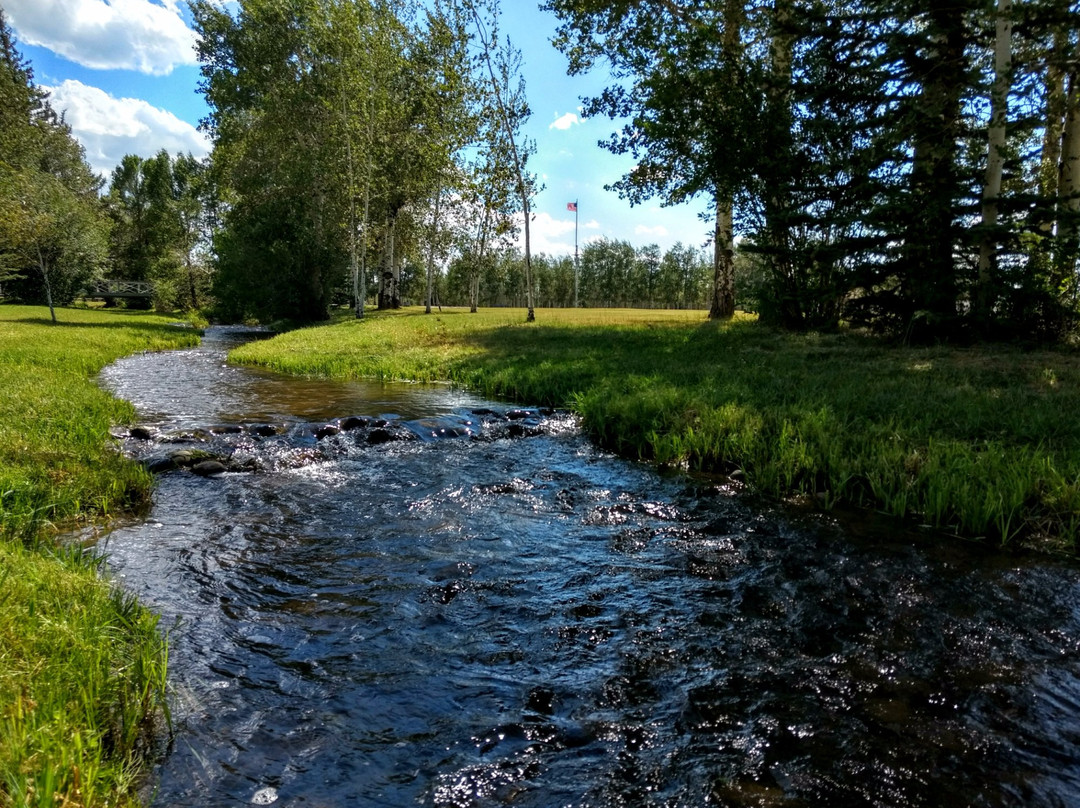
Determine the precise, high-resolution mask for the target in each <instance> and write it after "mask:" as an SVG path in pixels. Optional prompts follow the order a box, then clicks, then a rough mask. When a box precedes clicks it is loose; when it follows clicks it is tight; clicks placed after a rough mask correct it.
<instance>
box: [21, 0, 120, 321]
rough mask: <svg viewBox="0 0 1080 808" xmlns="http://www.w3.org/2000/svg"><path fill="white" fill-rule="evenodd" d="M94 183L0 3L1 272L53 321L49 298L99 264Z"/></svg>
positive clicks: (100, 223)
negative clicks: (20, 48)
mask: <svg viewBox="0 0 1080 808" xmlns="http://www.w3.org/2000/svg"><path fill="white" fill-rule="evenodd" d="M100 187H101V180H100V178H98V177H97V175H96V174H94V172H93V170H92V169H91V168H90V166H89V165H88V164H87V163H86V159H85V156H84V153H83V149H82V147H81V146H80V145H79V143H78V141H76V140H75V138H74V137H73V136H72V134H71V128H70V127H69V126H68V125H67V124H66V123H65V121H64V119H63V118H62V117H61V116H59V115H57V114H56V112H55V111H54V110H53V109H52V107H51V106H50V105H49V102H48V96H47V94H46V93H44V92H43V91H42V90H41V89H40V88H38V87H37V86H36V85H35V84H34V80H33V72H32V71H31V69H30V66H29V65H28V64H27V63H26V62H25V61H24V60H23V59H22V57H21V55H20V54H19V52H18V50H17V48H16V46H15V40H14V37H13V36H12V34H11V30H10V28H9V27H8V25H7V21H6V19H5V18H4V16H3V12H2V11H0V245H2V246H0V275H3V276H4V277H5V278H6V282H5V285H6V288H7V290H8V292H9V293H11V294H12V295H13V296H15V297H17V298H20V299H23V300H27V301H34V302H38V301H41V302H45V303H47V304H48V306H49V310H50V315H51V317H52V319H53V321H54V322H55V321H56V311H55V304H57V303H66V302H69V301H70V300H72V299H73V298H74V297H75V295H76V294H77V293H78V292H79V290H80V288H81V287H82V286H83V285H84V284H85V282H86V281H88V280H89V279H90V278H91V277H93V276H94V275H95V274H96V273H97V272H99V270H100V268H101V265H102V262H103V259H104V248H105V242H106V239H107V237H108V222H107V220H106V219H105V217H104V216H103V214H102V209H101V205H100V201H99V199H98V190H99V189H100Z"/></svg>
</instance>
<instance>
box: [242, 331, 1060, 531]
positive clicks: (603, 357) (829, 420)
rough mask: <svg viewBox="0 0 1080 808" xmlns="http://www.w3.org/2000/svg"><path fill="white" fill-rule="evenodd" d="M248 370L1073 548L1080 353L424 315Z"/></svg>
mask: <svg viewBox="0 0 1080 808" xmlns="http://www.w3.org/2000/svg"><path fill="white" fill-rule="evenodd" d="M232 357H233V358H234V359H235V360H236V361H240V362H252V363H258V364H263V365H267V366H269V367H273V368H276V369H278V370H281V371H284V372H288V373H296V374H306V375H324V376H333V377H375V378H382V379H415V380H419V381H430V380H449V381H452V382H455V383H458V384H460V385H462V386H464V387H467V388H470V389H473V390H476V391H477V392H479V393H482V394H484V395H488V396H497V397H504V398H508V399H512V400H515V401H520V402H527V403H532V404H546V405H553V406H570V407H573V408H574V409H575V410H576V411H577V412H578V413H580V415H581V416H582V419H583V422H584V424H585V426H586V428H587V429H588V430H589V431H590V433H591V434H592V435H593V436H594V437H595V439H596V440H597V441H599V442H600V443H601V444H602V445H603V446H605V447H608V448H611V449H613V450H615V451H617V452H619V453H620V454H622V455H625V456H628V457H633V458H641V459H646V460H651V461H655V462H659V463H663V464H668V465H680V466H685V467H687V468H690V469H694V470H700V471H707V472H716V471H719V472H728V473H731V472H734V471H735V470H739V471H740V472H741V475H742V477H743V479H744V480H745V481H746V482H747V483H748V484H749V485H750V486H752V487H753V488H754V489H756V490H758V491H760V492H763V493H766V494H768V495H771V496H775V497H793V496H795V497H808V498H812V500H813V501H815V502H818V503H820V504H821V505H823V506H824V507H835V506H838V505H844V506H857V507H863V508H873V509H877V510H880V511H882V512H884V513H887V514H891V515H894V516H896V517H901V518H905V519H912V520H916V521H917V522H919V523H921V524H926V525H930V526H932V527H934V528H936V529H939V530H942V531H948V532H954V533H956V534H959V535H963V536H966V537H974V538H985V539H988V540H992V541H995V542H999V543H1003V544H1004V543H1010V542H1015V541H1016V540H1018V539H1024V540H1026V541H1038V542H1040V544H1043V545H1044V546H1045V544H1044V543H1045V542H1050V543H1052V544H1053V545H1054V546H1068V547H1074V546H1075V542H1076V538H1077V522H1078V517H1077V513H1078V509H1080V419H1075V418H1071V417H1068V415H1067V414H1069V413H1073V412H1077V411H1078V407H1080V357H1078V356H1077V355H1076V354H1075V353H1074V352H1069V351H1022V350H1019V349H1015V348H1010V347H1002V346H993V347H980V348H949V347H929V348H901V347H894V346H888V345H885V344H883V343H881V342H880V341H877V340H875V339H873V338H870V337H867V336H865V335H860V334H854V333H840V334H832V335H822V334H808V335H791V334H782V333H777V332H775V331H771V330H769V329H767V328H765V327H763V326H761V325H760V324H759V323H757V322H756V321H755V320H754V319H753V318H751V317H748V316H740V317H738V318H736V319H735V320H733V321H731V322H729V323H724V324H716V323H710V322H708V321H706V320H705V318H704V315H703V314H702V313H700V312H689V313H688V312H663V311H621V310H542V311H540V312H539V314H538V321H537V322H536V323H534V324H526V323H525V322H524V314H523V312H518V311H511V310H495V311H486V312H482V313H480V314H477V315H471V314H468V313H467V312H464V311H461V310H447V311H444V312H442V313H441V314H432V315H424V314H423V313H422V312H421V311H419V310H404V311H401V312H393V313H381V312H380V313H375V314H374V315H371V316H369V317H368V318H367V319H365V320H364V321H360V322H357V321H353V320H345V319H343V320H341V321H339V322H335V323H333V324H330V325H326V326H320V327H316V328H308V329H302V330H299V331H294V332H289V333H286V334H282V335H280V336H279V337H276V338H275V339H273V340H269V341H266V342H259V343H251V344H249V345H246V346H244V347H242V348H240V349H238V350H237V351H235V352H234V353H233V354H232Z"/></svg>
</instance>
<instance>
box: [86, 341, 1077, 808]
mask: <svg viewBox="0 0 1080 808" xmlns="http://www.w3.org/2000/svg"><path fill="white" fill-rule="evenodd" d="M250 338H251V335H250V334H245V333H243V332H239V331H230V330H228V329H220V328H214V329H210V330H209V331H208V332H207V335H206V338H205V340H204V342H203V344H202V345H201V346H200V347H198V348H195V349H191V350H185V351H177V352H171V353H162V354H146V355H140V356H135V357H129V358H127V359H124V360H121V361H120V362H118V363H116V364H114V365H112V366H110V367H109V368H107V369H106V370H105V371H104V372H103V374H102V376H101V382H102V384H103V385H104V386H105V387H107V388H108V389H109V390H111V391H112V392H114V393H115V394H116V395H118V396H121V397H123V398H126V399H128V400H130V401H132V402H134V403H135V404H136V406H137V407H138V408H139V412H140V415H141V418H142V421H143V423H144V424H146V425H148V426H149V427H151V428H152V429H153V430H155V433H156V435H157V438H156V440H154V441H145V440H141V441H140V440H128V441H126V442H125V444H126V448H127V449H128V450H129V451H131V452H133V453H134V454H136V455H137V456H142V457H150V456H151V455H153V454H154V453H158V454H160V453H161V452H163V451H166V450H169V449H177V448H192V447H195V448H199V449H205V450H206V451H208V452H210V453H212V454H215V455H217V456H222V457H224V456H228V457H229V458H231V460H230V463H231V465H230V469H233V470H230V471H228V472H226V473H224V474H221V475H219V476H216V477H215V478H212V479H209V478H203V477H200V476H198V475H196V474H193V473H191V472H190V471H188V470H184V469H177V470H173V471H168V472H166V473H163V474H161V475H160V476H159V480H158V487H157V490H156V492H155V497H154V504H153V506H152V510H151V512H150V513H149V515H148V517H147V518H146V519H145V520H144V521H141V522H139V523H137V524H130V525H126V526H122V527H119V528H117V529H116V530H114V531H113V532H112V533H110V534H109V535H108V536H107V537H106V538H105V540H104V544H103V547H104V550H105V552H106V553H107V556H108V559H109V564H110V567H111V569H112V570H113V573H114V575H115V576H116V578H117V579H118V580H119V581H121V582H122V583H123V585H124V586H125V587H126V588H127V589H128V590H129V591H131V592H133V593H135V594H137V595H138V596H139V597H140V598H141V599H142V600H143V602H144V603H146V604H147V605H148V606H150V607H151V608H153V609H154V610H156V611H157V612H159V613H160V614H161V615H162V616H163V626H165V627H167V628H169V630H170V648H171V652H170V682H171V688H172V696H171V703H172V709H173V719H174V723H175V729H176V737H175V741H174V743H173V745H172V747H171V749H170V751H169V753H168V755H167V756H166V757H165V758H164V760H163V762H162V763H161V764H160V766H159V767H158V769H157V771H156V772H155V788H156V796H155V798H154V801H153V803H152V804H153V805H155V806H168V807H169V808H172V807H173V806H236V805H246V804H271V803H273V804H275V805H278V806H301V805H310V806H326V807H329V806H412V805H428V806H440V808H441V807H442V806H499V805H510V804H512V805H515V806H530V808H553V807H554V806H575V807H576V806H580V807H581V808H584V806H628V807H629V806H671V807H674V806H686V807H687V808H690V807H691V806H702V805H731V806H743V805H755V806H937V805H940V806H963V805H972V806H1068V805H1078V804H1080V574H1078V567H1077V565H1076V564H1075V563H1072V562H1063V561H1056V560H1049V559H1021V558H1017V557H1010V556H1006V555H998V554H995V553H992V552H987V551H986V550H985V549H983V548H979V547H974V546H968V545H966V544H961V543H948V544H947V546H940V545H938V544H936V543H933V542H929V541H927V542H922V541H918V540H914V539H912V538H911V537H907V538H901V537H894V538H890V537H888V536H882V535H871V536H855V535H851V533H850V531H845V530H844V529H842V528H840V527H837V526H835V525H833V524H831V523H830V522H829V521H828V520H826V519H823V518H816V517H814V518H811V517H800V516H798V515H794V514H792V513H790V512H785V511H783V510H781V509H778V508H775V507H773V506H771V505H769V504H767V503H764V504H763V503H761V502H757V501H755V500H753V499H752V498H750V497H746V496H736V495H733V494H732V493H731V492H729V491H726V490H724V489H723V488H721V487H718V486H716V485H714V484H712V483H710V482H708V481H702V480H699V479H694V478H691V477H687V476H683V475H678V474H666V475H665V474H660V473H658V472H657V471H655V470H653V469H651V468H649V467H646V466H643V465H640V464H633V463H627V462H624V461H622V460H619V459H617V458H613V457H611V456H610V455H607V454H605V453H603V452H600V451H598V450H597V449H596V448H595V447H593V446H592V445H590V443H589V442H588V441H587V440H586V439H585V438H584V437H583V436H582V435H581V434H580V432H579V431H578V430H577V428H576V426H575V424H574V422H573V420H572V419H570V418H568V417H566V416H564V415H559V414H548V415H542V414H540V413H536V412H531V413H529V414H526V413H517V414H516V416H527V417H524V418H523V419H522V421H521V422H520V423H522V427H520V428H518V429H517V430H516V431H513V432H511V431H510V429H509V427H508V426H507V424H511V423H515V422H513V421H510V420H509V419H507V418H506V417H505V414H506V413H507V411H509V410H512V409H514V408H512V407H509V406H507V405H500V404H493V403H490V402H484V401H480V400H478V399H475V398H473V397H470V396H468V395H465V394H462V393H459V392H455V391H453V390H450V389H449V388H441V387H425V386H419V385H385V386H384V385H381V384H365V383H343V382H340V383H339V382H327V381H319V380H306V379H294V378H286V377H281V376H277V375H274V374H270V373H266V372H263V371H259V370H252V369H247V368H237V367H230V366H227V365H226V364H225V352H226V351H227V349H228V348H230V347H232V346H233V345H235V344H238V342H239V341H242V340H244V339H250ZM353 415H358V416H367V417H368V418H370V419H375V418H379V419H381V423H383V424H384V425H385V427H386V431H388V432H390V433H392V435H393V437H395V438H402V437H407V438H410V439H409V440H404V439H394V440H387V441H385V442H384V441H381V440H380V441H372V440H366V439H364V438H363V437H362V436H363V435H369V436H370V434H371V429H367V430H366V431H364V430H359V431H356V432H350V431H343V432H342V433H341V434H336V435H326V436H324V437H323V438H322V439H321V440H320V439H317V438H316V436H315V430H316V429H317V428H318V427H320V426H322V425H324V424H326V423H327V422H329V421H330V420H332V419H340V418H343V417H346V416H353ZM516 416H515V417H516ZM366 423H369V424H373V423H374V421H370V422H366ZM256 426H263V427H266V426H271V427H273V429H272V430H269V429H266V430H263V431H264V432H265V434H259V433H258V431H257V430H255V429H254V427H256ZM378 428H382V427H378ZM170 441H172V442H171V443H170ZM237 458H240V459H241V460H242V462H240V461H238V460H237Z"/></svg>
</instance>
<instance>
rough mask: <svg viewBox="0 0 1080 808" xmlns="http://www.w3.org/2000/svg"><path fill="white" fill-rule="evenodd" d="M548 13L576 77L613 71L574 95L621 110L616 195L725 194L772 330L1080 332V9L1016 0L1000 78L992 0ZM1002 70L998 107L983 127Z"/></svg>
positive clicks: (627, 6) (727, 4)
mask: <svg viewBox="0 0 1080 808" xmlns="http://www.w3.org/2000/svg"><path fill="white" fill-rule="evenodd" d="M546 7H547V8H549V9H551V10H553V11H554V12H555V13H556V14H558V15H559V17H560V19H561V20H562V23H563V24H562V26H561V27H560V29H559V37H558V38H557V40H556V44H557V45H558V46H559V47H560V48H561V49H562V50H563V51H564V52H565V53H566V54H567V56H568V57H569V59H570V65H571V71H572V72H577V71H585V70H588V69H590V68H591V67H592V66H593V65H594V64H596V63H598V62H602V61H606V62H609V63H610V64H611V65H613V67H614V75H615V79H616V82H615V83H614V84H613V86H611V87H608V88H607V89H605V90H604V91H603V92H602V93H601V94H599V95H598V96H597V97H595V98H593V99H591V100H589V101H588V102H587V104H586V110H587V113H589V114H591V115H592V116H595V115H598V114H606V115H609V116H611V117H612V118H619V119H622V120H625V121H627V123H626V124H625V126H624V128H623V129H622V130H621V132H618V133H616V134H615V135H613V136H612V138H611V139H610V140H609V141H608V142H607V143H606V144H605V145H606V146H607V147H608V148H609V149H611V150H612V151H615V152H619V153H622V152H627V153H631V154H633V156H634V157H635V166H634V169H633V171H631V172H630V173H628V174H627V175H626V176H625V177H623V178H622V179H621V180H619V181H618V182H617V183H616V184H615V185H614V187H615V188H616V189H617V190H619V191H620V193H622V194H623V195H625V196H627V197H628V198H630V199H631V200H632V201H635V202H637V201H643V200H644V199H646V198H648V197H650V196H659V197H660V198H661V199H663V200H664V201H666V202H671V203H673V202H678V201H680V200H682V199H685V198H687V197H689V196H692V195H694V194H697V193H702V192H708V193H713V194H714V202H715V206H716V210H717V212H718V213H719V212H720V211H721V210H723V209H724V202H725V195H726V194H734V199H735V202H736V206H735V209H736V213H737V216H736V224H735V226H736V229H737V230H738V231H739V232H740V233H741V234H742V235H743V236H744V237H746V240H745V242H744V246H746V247H747V248H748V249H752V250H754V251H755V252H756V253H757V255H758V259H759V261H760V263H761V266H762V267H763V268H764V269H765V270H766V273H767V274H766V280H767V283H765V284H764V285H759V286H758V289H757V292H758V294H756V295H755V296H756V297H757V306H756V307H757V309H758V310H759V311H760V312H761V315H762V317H763V318H764V319H766V320H767V321H769V322H772V323H775V324H778V325H781V326H784V327H786V328H791V329H795V330H809V329H832V328H836V327H837V326H838V324H839V323H840V322H841V321H845V320H846V321H848V322H854V323H858V324H864V325H869V326H871V327H873V328H875V329H877V330H879V331H881V332H886V333H889V334H892V335H895V336H900V337H903V338H906V339H913V340H934V339H939V338H945V339H948V338H955V337H966V336H968V335H970V334H972V333H974V334H975V335H976V336H983V337H985V336H988V335H991V336H998V335H1001V334H1009V335H1027V336H1031V335H1033V334H1035V335H1038V336H1039V337H1042V338H1050V339H1060V338H1062V337H1063V336H1065V335H1067V333H1068V331H1069V329H1070V328H1072V327H1073V326H1074V325H1075V323H1076V317H1077V301H1078V300H1080V297H1078V296H1077V295H1076V291H1075V290H1076V277H1077V271H1076V270H1077V256H1080V247H1078V246H1077V245H1078V244H1080V190H1078V189H1080V123H1078V121H1080V115H1078V114H1077V111H1078V110H1080V90H1078V89H1077V88H1078V87H1080V72H1078V68H1077V64H1078V62H1077V60H1076V53H1077V52H1078V49H1080V39H1078V37H1080V33H1078V32H1080V10H1078V9H1077V7H1076V4H1075V3H1067V2H1063V1H1062V0H1038V2H1030V3H1022V4H1021V3H1014V4H1012V5H1011V10H1010V11H1008V12H1007V13H1008V14H1009V15H1010V19H1011V22H1012V31H1013V34H1012V36H1011V38H1009V39H1008V42H1007V44H1008V45H1009V46H1010V47H1011V48H1012V50H1013V51H1014V56H1013V58H1012V62H1011V63H1012V66H1013V67H1012V69H1011V70H1008V71H1005V72H1004V73H1002V75H1001V76H1000V77H999V76H998V74H997V72H996V71H995V67H994V59H993V58H992V56H993V53H994V49H995V47H994V46H995V42H996V38H995V29H996V24H997V22H998V19H997V17H998V12H997V11H996V4H994V3H985V2H975V0H965V2H958V3H948V4H926V3H918V2H911V0H867V1H866V2H860V3H856V4H854V5H852V4H851V3H839V2H834V1H833V0H823V1H820V2H795V1H794V0H778V1H777V2H775V3H771V4H766V5H764V6H762V5H760V4H759V5H753V4H747V3H743V2H741V0H708V1H707V2H699V3H693V4H686V3H670V2H666V1H665V0H644V1H643V2H634V3H607V2H601V1H600V0H549V2H548V3H547V5H546ZM998 78H1000V79H1001V80H1003V81H1004V82H1005V83H1006V84H1007V85H1008V88H1007V89H1008V92H997V93H996V97H998V98H1006V99H1008V100H1009V108H1008V111H1007V114H1006V120H1005V126H1004V127H997V128H995V127H994V126H992V123H993V122H992V121H991V119H990V109H991V104H990V95H991V87H993V86H994V85H995V80H996V79H998ZM992 129H993V130H994V131H998V132H1001V131H1003V132H1004V135H1005V140H1004V146H1003V147H1001V148H999V147H994V148H995V155H996V154H997V153H998V152H1000V153H1001V154H1002V157H1003V158H1004V169H1005V171H1004V177H1003V182H1002V184H1001V190H1000V191H996V190H995V191H988V190H987V189H988V188H991V187H994V186H991V185H990V184H989V178H988V175H987V173H986V168H987V163H988V153H989V147H988V133H989V131H991V130H992ZM1040 141H1041V142H1040ZM987 193H991V195H992V197H993V198H992V202H993V206H994V209H995V210H996V211H997V213H996V214H995V216H994V220H993V221H992V222H988V223H985V222H982V221H981V216H980V215H979V211H980V203H983V202H985V201H986V199H987V196H986V194H987ZM983 211H984V213H985V211H986V208H984V209H983ZM718 221H719V219H718ZM720 243H721V244H722V245H723V244H724V241H723V240H722V239H721V240H720ZM987 256H988V257H987ZM980 260H982V261H983V263H984V264H986V263H989V266H988V267H985V268H984V270H982V271H977V269H978V267H979V265H980Z"/></svg>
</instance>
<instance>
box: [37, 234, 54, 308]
mask: <svg viewBox="0 0 1080 808" xmlns="http://www.w3.org/2000/svg"><path fill="white" fill-rule="evenodd" d="M37 253H38V268H39V269H40V270H41V279H42V280H43V281H45V302H46V303H48V304H49V316H50V317H52V321H53V322H54V323H55V322H56V309H55V308H53V299H52V284H51V283H49V259H48V258H46V257H45V254H44V253H42V252H41V247H38V251H37Z"/></svg>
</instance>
